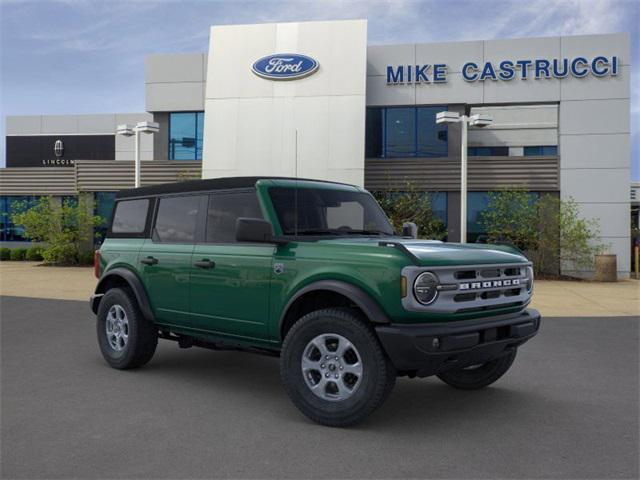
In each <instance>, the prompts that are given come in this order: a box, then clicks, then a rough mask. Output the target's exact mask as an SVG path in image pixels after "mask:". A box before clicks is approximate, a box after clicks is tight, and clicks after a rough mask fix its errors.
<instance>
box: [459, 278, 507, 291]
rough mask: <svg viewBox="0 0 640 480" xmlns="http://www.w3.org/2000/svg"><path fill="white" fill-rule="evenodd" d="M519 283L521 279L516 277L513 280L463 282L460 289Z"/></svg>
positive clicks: (477, 288) (505, 285)
mask: <svg viewBox="0 0 640 480" xmlns="http://www.w3.org/2000/svg"><path fill="white" fill-rule="evenodd" d="M518 285H520V279H519V278H514V279H511V280H490V281H486V282H468V283H461V284H460V285H459V286H458V288H459V289H460V290H479V289H481V288H496V287H517V286H518Z"/></svg>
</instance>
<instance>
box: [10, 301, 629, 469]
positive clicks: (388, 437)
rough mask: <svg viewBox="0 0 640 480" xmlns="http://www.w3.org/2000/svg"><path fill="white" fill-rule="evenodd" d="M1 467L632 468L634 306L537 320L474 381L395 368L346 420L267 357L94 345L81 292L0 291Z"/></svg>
mask: <svg viewBox="0 0 640 480" xmlns="http://www.w3.org/2000/svg"><path fill="white" fill-rule="evenodd" d="M0 302H1V303H0V316H1V323H0V327H1V330H0V339H1V348H2V350H1V364H0V365H1V370H0V373H1V389H2V390H1V397H0V399H1V412H0V413H1V418H0V422H1V425H0V426H1V440H2V444H1V454H2V457H1V468H2V477H3V478H72V477H73V478H210V477H224V478H247V477H251V478H256V477H260V478H427V477H429V478H638V476H639V471H638V456H639V454H638V451H639V438H638V437H639V433H638V431H639V422H638V413H639V411H638V405H639V399H638V392H639V373H640V372H639V368H640V367H639V354H638V352H639V336H638V331H639V323H640V320H639V319H638V318H637V317H635V318H634V317H616V318H603V317H600V318H555V319H554V318H546V319H543V324H542V329H541V331H540V333H539V335H538V336H537V337H536V338H534V339H533V340H531V341H530V342H529V343H528V344H526V345H525V346H524V347H522V348H521V350H520V352H519V354H518V358H517V359H516V362H515V364H514V366H513V367H512V369H511V370H510V371H509V372H508V373H507V375H505V377H503V378H502V379H501V380H500V381H499V382H498V383H496V384H494V385H493V386H492V387H489V388H487V389H485V390H482V391H476V392H464V391H457V390H455V389H453V388H451V387H448V386H447V385H445V384H443V383H442V382H440V381H438V380H437V379H435V378H429V379H423V380H417V379H416V380H410V379H399V381H398V384H397V386H396V389H395V390H394V392H393V393H392V395H391V397H390V399H389V400H388V401H387V403H386V404H385V405H384V406H383V407H382V408H381V409H380V410H379V411H378V412H376V413H375V414H374V415H372V416H371V417H370V418H369V419H368V420H367V421H366V422H365V423H363V424H360V425H358V426H357V427H355V428H350V429H332V428H327V427H322V426H319V425H316V424H314V423H312V422H310V421H309V420H307V419H306V418H305V417H303V416H302V415H301V414H300V413H299V412H298V411H297V410H296V408H295V407H294V406H293V405H292V404H291V403H290V402H289V400H288V398H287V396H286V394H285V392H284V390H283V388H282V387H281V384H280V376H279V372H278V360H277V359H275V358H269V357H263V356H259V355H255V354H248V353H237V352H214V351H209V350H203V349H197V348H192V349H189V350H180V349H179V348H178V346H177V345H176V344H174V343H172V342H163V341H161V343H160V346H159V348H158V351H157V352H156V356H155V357H154V359H153V360H152V361H151V362H150V363H149V364H148V365H147V366H146V367H144V368H142V369H139V370H136V371H126V372H122V371H116V370H113V369H111V368H109V367H108V366H107V365H106V364H105V363H104V361H103V360H102V357H101V356H100V353H99V350H98V347H97V344H96V340H95V321H94V319H93V316H92V314H91V312H90V311H89V308H88V305H87V303H86V302H76V301H62V300H44V299H30V298H16V297H2V298H1V299H0Z"/></svg>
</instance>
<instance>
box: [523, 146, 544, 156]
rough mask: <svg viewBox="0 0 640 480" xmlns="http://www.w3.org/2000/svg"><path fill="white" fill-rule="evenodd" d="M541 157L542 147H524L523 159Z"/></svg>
mask: <svg viewBox="0 0 640 480" xmlns="http://www.w3.org/2000/svg"><path fill="white" fill-rule="evenodd" d="M540 155H542V147H524V156H525V157H539V156H540Z"/></svg>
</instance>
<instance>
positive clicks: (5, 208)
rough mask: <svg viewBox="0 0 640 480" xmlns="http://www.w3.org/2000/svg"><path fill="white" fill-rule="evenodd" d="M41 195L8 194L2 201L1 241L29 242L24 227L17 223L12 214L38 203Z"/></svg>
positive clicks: (0, 211) (0, 219)
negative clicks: (12, 218) (12, 219)
mask: <svg viewBox="0 0 640 480" xmlns="http://www.w3.org/2000/svg"><path fill="white" fill-rule="evenodd" d="M38 200H39V197H31V196H20V197H18V196H7V197H1V201H0V241H4V242H28V241H29V240H28V239H27V238H25V237H24V228H23V227H22V226H21V225H15V224H14V223H13V222H12V221H11V216H12V215H13V214H14V213H17V212H18V211H22V210H24V209H28V208H31V207H33V206H34V205H36V203H38Z"/></svg>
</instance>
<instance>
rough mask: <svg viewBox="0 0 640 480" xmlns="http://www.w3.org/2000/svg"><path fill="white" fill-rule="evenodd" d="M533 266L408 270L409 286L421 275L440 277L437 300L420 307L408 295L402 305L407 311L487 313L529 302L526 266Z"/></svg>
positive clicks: (406, 273)
mask: <svg viewBox="0 0 640 480" xmlns="http://www.w3.org/2000/svg"><path fill="white" fill-rule="evenodd" d="M529 265H530V264H516V265H513V264H508V265H481V266H478V267H471V266H457V267H432V268H429V267H415V266H411V267H405V268H404V269H403V275H404V276H406V277H407V281H408V282H409V285H413V282H414V280H415V278H416V277H417V276H418V275H419V274H420V273H422V272H425V271H431V272H433V273H435V274H436V275H437V276H438V280H439V284H440V290H439V292H438V297H437V298H436V300H435V301H434V302H433V303H432V304H430V305H429V306H424V305H420V304H419V303H418V302H417V300H415V298H413V297H412V296H411V295H407V297H405V298H404V299H403V305H404V307H405V308H407V309H408V310H413V311H432V312H442V313H463V312H465V313H466V312H474V311H486V310H493V309H500V308H508V307H514V306H524V305H526V304H527V303H529V301H530V299H531V294H530V293H529V292H528V291H527V267H528V266H529Z"/></svg>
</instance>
